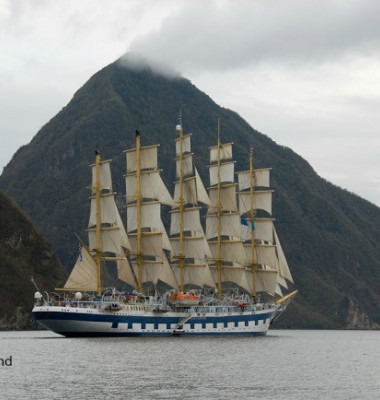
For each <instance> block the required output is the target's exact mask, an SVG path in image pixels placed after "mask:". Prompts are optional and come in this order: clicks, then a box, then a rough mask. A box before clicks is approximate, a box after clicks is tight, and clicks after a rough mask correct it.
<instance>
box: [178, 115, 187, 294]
mask: <svg viewBox="0 0 380 400" xmlns="http://www.w3.org/2000/svg"><path fill="white" fill-rule="evenodd" d="M181 122H182V121H181V116H180V117H179V124H178V125H177V127H176V130H177V133H178V135H179V199H178V203H179V255H178V258H179V269H180V279H179V281H180V282H179V290H180V291H181V292H183V291H184V276H183V275H184V268H185V255H184V253H183V207H184V199H183V131H182V123H181Z"/></svg>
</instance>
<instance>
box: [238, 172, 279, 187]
mask: <svg viewBox="0 0 380 400" xmlns="http://www.w3.org/2000/svg"><path fill="white" fill-rule="evenodd" d="M270 171H271V168H263V169H254V170H253V174H252V178H253V179H252V180H253V187H255V186H259V187H269V185H270V183H269V176H270ZM237 174H238V182H239V190H245V189H249V188H250V187H251V178H250V172H249V171H240V172H237Z"/></svg>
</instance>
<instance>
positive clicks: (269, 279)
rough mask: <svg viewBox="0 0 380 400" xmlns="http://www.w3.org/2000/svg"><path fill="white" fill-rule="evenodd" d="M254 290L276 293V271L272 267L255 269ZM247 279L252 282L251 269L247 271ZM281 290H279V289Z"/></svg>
mask: <svg viewBox="0 0 380 400" xmlns="http://www.w3.org/2000/svg"><path fill="white" fill-rule="evenodd" d="M255 274H256V291H257V292H266V293H269V294H270V295H272V296H274V295H275V294H280V293H278V284H277V271H276V270H272V269H262V270H256V272H255ZM247 275H248V280H249V281H250V282H252V270H248V271H247ZM280 292H281V290H280Z"/></svg>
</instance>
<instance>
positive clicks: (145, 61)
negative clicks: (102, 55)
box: [116, 52, 181, 78]
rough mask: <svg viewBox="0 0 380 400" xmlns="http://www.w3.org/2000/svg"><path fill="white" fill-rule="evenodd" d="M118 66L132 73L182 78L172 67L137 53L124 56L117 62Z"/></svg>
mask: <svg viewBox="0 0 380 400" xmlns="http://www.w3.org/2000/svg"><path fill="white" fill-rule="evenodd" d="M116 64H118V65H120V66H121V67H123V68H126V69H128V70H131V71H137V72H139V71H149V72H152V73H155V74H158V75H162V76H163V77H165V78H181V74H180V73H179V72H178V71H176V70H175V69H174V68H173V67H171V66H170V65H168V64H165V63H162V62H160V61H157V60H154V59H150V58H147V57H145V56H143V55H141V54H139V53H137V52H128V53H126V54H124V55H123V56H121V57H120V58H119V59H118V60H117V61H116Z"/></svg>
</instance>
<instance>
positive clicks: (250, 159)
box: [249, 146, 256, 297]
mask: <svg viewBox="0 0 380 400" xmlns="http://www.w3.org/2000/svg"><path fill="white" fill-rule="evenodd" d="M253 173H254V172H253V146H251V147H250V151H249V183H250V185H249V186H250V187H249V200H250V217H251V268H252V297H256V259H255V230H254V229H253V227H254V225H253V224H254V218H255V214H256V212H255V209H254V203H253V200H254V199H253V194H254V192H253Z"/></svg>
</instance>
